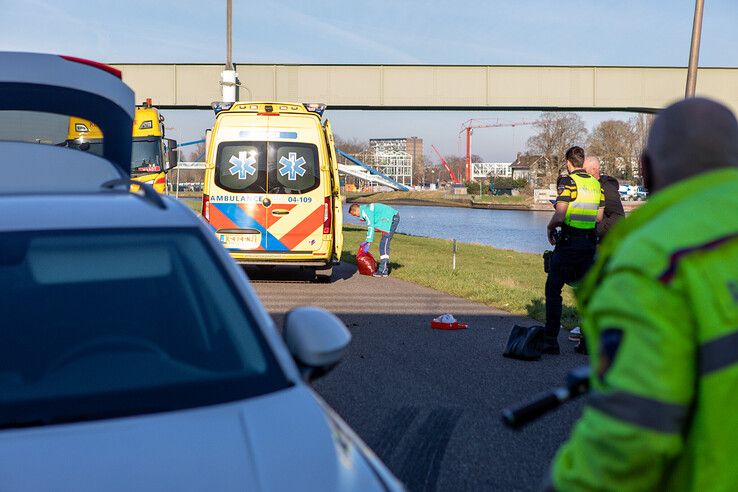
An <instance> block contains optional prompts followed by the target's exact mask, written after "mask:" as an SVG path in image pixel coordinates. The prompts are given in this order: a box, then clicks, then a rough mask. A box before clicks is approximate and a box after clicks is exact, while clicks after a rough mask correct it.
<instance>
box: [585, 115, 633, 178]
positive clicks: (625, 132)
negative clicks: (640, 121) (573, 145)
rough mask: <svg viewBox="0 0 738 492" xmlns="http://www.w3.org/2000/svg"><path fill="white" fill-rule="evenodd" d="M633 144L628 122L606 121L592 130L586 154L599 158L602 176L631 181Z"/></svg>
mask: <svg viewBox="0 0 738 492" xmlns="http://www.w3.org/2000/svg"><path fill="white" fill-rule="evenodd" d="M633 144H634V136H633V131H632V128H631V125H630V123H629V122H627V121H622V120H606V121H603V122H601V123H600V124H598V125H597V126H596V127H595V128H594V130H592V134H591V135H590V137H589V142H588V146H587V153H588V154H594V155H596V156H597V157H599V158H600V163H601V164H602V172H603V173H604V174H609V175H611V176H615V177H617V178H625V179H631V178H632V177H633V165H634V161H633Z"/></svg>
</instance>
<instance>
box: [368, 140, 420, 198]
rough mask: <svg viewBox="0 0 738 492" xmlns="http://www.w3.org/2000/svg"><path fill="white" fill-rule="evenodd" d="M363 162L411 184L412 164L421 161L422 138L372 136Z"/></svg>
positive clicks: (405, 183)
mask: <svg viewBox="0 0 738 492" xmlns="http://www.w3.org/2000/svg"><path fill="white" fill-rule="evenodd" d="M365 162H366V163H367V164H369V165H371V166H374V167H375V168H377V169H378V170H379V171H381V172H383V173H384V174H386V175H387V176H389V177H390V178H392V179H394V180H395V181H397V182H399V183H402V184H404V185H407V186H412V184H413V174H414V173H413V167H414V164H415V165H418V166H422V163H423V139H422V138H418V137H406V138H372V139H370V140H369V152H368V156H367V157H366V159H365Z"/></svg>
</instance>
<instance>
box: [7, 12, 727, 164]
mask: <svg viewBox="0 0 738 492" xmlns="http://www.w3.org/2000/svg"><path fill="white" fill-rule="evenodd" d="M225 4H226V2H225V0H217V1H214V0H207V1H204V0H176V1H175V0H158V1H156V2H152V1H150V0H146V1H143V0H126V1H105V0H102V1H98V2H90V1H89V0H84V1H77V0H75V1H72V0H24V1H17V0H0V12H2V15H0V46H1V47H2V49H3V50H11V51H38V52H49V53H62V54H69V55H74V56H80V57H84V58H92V59H95V60H99V61H103V62H108V63H124V62H137V63H146V62H152V63H154V62H162V63H167V62H168V63H182V62H191V63H221V62H224V60H225ZM705 4H706V5H705V12H704V21H703V34H702V45H701V52H700V65H701V66H710V67H736V66H738V29H736V28H735V26H736V24H737V21H738V0H705ZM693 14H694V1H693V0H648V1H644V0H621V1H614V0H588V1H585V0H538V1H536V0H515V1H509V0H508V1H505V2H502V1H494V0H486V1H485V0H465V1H464V2H458V1H414V0H410V1H398V0H394V1H392V0H372V1H346V0H343V1H329V0H310V1H276V0H275V1H260V0H248V1H246V0H233V59H234V62H236V63H367V64H382V63H384V64H470V65H502V64H510V65H615V66H620V65H629V66H686V64H687V59H688V55H689V42H690V35H691V29H692V18H693ZM144 97H145V95H137V100H139V99H143V98H144ZM164 114H165V117H166V118H167V121H166V125H167V127H169V128H170V136H172V137H173V138H177V139H179V140H180V141H185V140H193V139H196V138H198V137H200V136H201V135H202V134H203V132H204V129H205V128H209V127H210V126H211V125H212V120H213V115H212V113H210V112H209V111H166V112H164ZM327 116H328V117H329V118H330V119H331V120H332V123H333V126H334V129H335V131H336V133H337V134H339V135H341V136H342V137H344V138H359V139H364V140H366V139H369V138H375V137H376V138H386V137H401V136H419V137H422V138H423V139H424V141H425V143H426V154H431V153H432V151H431V149H430V144H431V143H434V144H435V145H436V146H438V147H439V149H440V150H441V152H442V153H444V154H457V155H461V154H463V152H464V148H463V146H462V142H461V141H460V139H459V137H458V132H459V130H460V127H461V123H462V122H463V121H465V120H467V119H469V118H492V119H495V120H498V119H499V121H500V122H513V121H523V120H528V121H529V120H534V119H536V117H537V116H538V113H512V112H475V113H474V112H463V111H452V112H451V111H449V112H411V111H406V112H395V111H391V112H387V111H330V110H329V111H328V112H327ZM630 116H631V115H629V114H619V113H583V114H582V117H583V118H584V119H585V122H586V123H587V125H588V126H589V127H590V128H592V127H593V126H594V125H596V124H597V123H599V122H600V121H603V120H605V119H610V118H618V119H627V118H629V117H630ZM531 133H532V129H531V128H530V127H518V128H515V129H514V130H513V129H510V128H500V129H485V130H479V131H477V132H476V133H475V135H474V140H473V148H472V151H473V152H474V153H476V154H479V155H481V156H482V157H483V158H484V159H485V160H488V161H509V160H512V159H513V158H514V157H515V153H516V152H517V151H521V150H524V147H525V142H526V140H527V138H528V137H529V136H530V135H531Z"/></svg>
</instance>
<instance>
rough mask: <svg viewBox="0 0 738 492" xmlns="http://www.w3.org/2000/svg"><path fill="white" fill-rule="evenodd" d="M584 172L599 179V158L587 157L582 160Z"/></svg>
mask: <svg viewBox="0 0 738 492" xmlns="http://www.w3.org/2000/svg"><path fill="white" fill-rule="evenodd" d="M584 170H585V171H587V172H588V173H589V174H591V175H592V176H594V177H595V178H597V179H600V158H599V157H597V156H594V155H588V156H587V158H586V159H584Z"/></svg>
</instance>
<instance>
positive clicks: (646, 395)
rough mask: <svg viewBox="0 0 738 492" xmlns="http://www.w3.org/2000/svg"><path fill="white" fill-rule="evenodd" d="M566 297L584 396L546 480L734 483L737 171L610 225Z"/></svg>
mask: <svg viewBox="0 0 738 492" xmlns="http://www.w3.org/2000/svg"><path fill="white" fill-rule="evenodd" d="M577 298H578V301H579V308H580V314H581V316H582V318H583V320H582V321H583V325H582V326H583V332H584V334H585V335H586V341H587V347H588V349H589V353H590V354H591V367H592V376H591V384H592V394H591V395H590V398H589V400H588V403H587V405H586V407H585V410H584V413H583V415H582V418H581V419H580V420H579V422H578V423H577V424H576V426H575V427H574V430H573V432H572V435H571V437H570V439H569V441H568V442H567V443H565V444H564V445H563V446H562V447H561V449H560V450H559V452H558V453H557V455H556V458H555V460H554V463H553V467H552V475H551V484H552V485H553V486H554V487H555V488H556V489H557V490H563V491H570V490H571V491H578V490H613V491H616V490H617V491H631V490H632V491H635V490H639V491H641V490H668V491H682V490H688V491H706V490H709V491H711V492H714V491H736V490H738V169H735V168H733V169H725V170H719V171H713V172H710V173H706V174H702V175H699V176H697V177H694V178H691V179H688V180H685V181H683V182H680V183H677V184H675V185H672V186H670V187H668V188H666V189H664V190H663V191H660V192H658V193H656V194H655V196H653V197H652V198H651V199H650V200H649V202H648V203H646V204H645V205H643V206H641V207H640V208H639V209H637V210H636V211H635V212H634V213H633V214H632V215H631V216H630V217H628V218H627V219H625V220H623V221H621V222H620V223H618V224H616V225H615V226H614V227H613V228H612V230H611V231H610V233H609V235H608V236H607V238H606V239H605V241H604V243H603V244H602V245H601V248H600V251H599V253H598V258H597V261H596V263H595V265H594V266H593V268H592V270H590V272H589V274H588V275H587V276H586V277H585V279H584V281H583V282H582V283H581V285H580V287H579V290H578V292H577ZM618 334H620V336H618ZM618 340H619V344H618V343H617V342H618Z"/></svg>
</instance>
